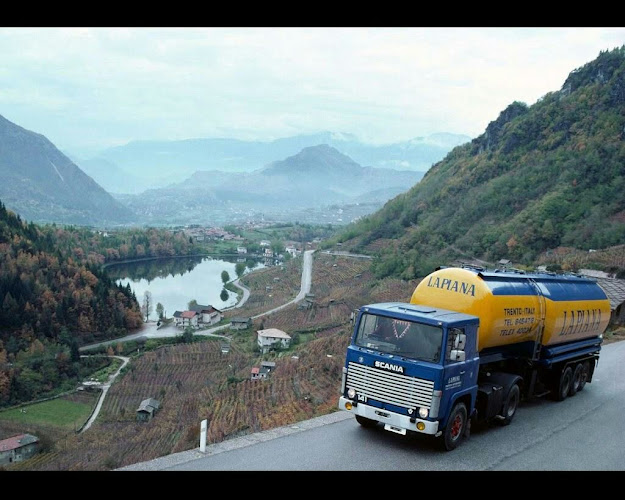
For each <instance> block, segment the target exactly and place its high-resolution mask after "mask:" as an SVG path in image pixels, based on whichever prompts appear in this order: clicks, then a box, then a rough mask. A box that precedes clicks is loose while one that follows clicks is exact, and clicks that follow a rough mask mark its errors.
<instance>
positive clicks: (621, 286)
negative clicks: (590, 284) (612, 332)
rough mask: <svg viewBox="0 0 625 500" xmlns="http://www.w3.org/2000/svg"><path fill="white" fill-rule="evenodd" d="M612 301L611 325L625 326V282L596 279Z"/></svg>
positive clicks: (613, 279)
mask: <svg viewBox="0 0 625 500" xmlns="http://www.w3.org/2000/svg"><path fill="white" fill-rule="evenodd" d="M594 280H595V281H596V282H597V284H598V285H599V286H600V287H601V288H602V289H603V291H604V292H605V294H606V296H607V297H608V300H609V301H610V323H611V324H613V325H625V280H622V279H617V278H594Z"/></svg>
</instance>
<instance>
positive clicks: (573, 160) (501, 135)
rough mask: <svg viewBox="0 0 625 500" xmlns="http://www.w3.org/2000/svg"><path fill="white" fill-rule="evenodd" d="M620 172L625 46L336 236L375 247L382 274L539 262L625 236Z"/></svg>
mask: <svg viewBox="0 0 625 500" xmlns="http://www.w3.org/2000/svg"><path fill="white" fill-rule="evenodd" d="M624 173H625V47H621V48H619V49H614V50H612V51H606V52H602V53H601V54H599V56H598V57H597V59H596V60H594V61H592V62H590V63H588V64H586V65H584V66H583V67H582V68H578V69H576V70H574V71H572V72H571V73H570V75H569V76H568V78H567V79H566V81H565V82H564V84H563V86H562V88H561V90H559V91H554V92H550V93H548V94H547V95H545V96H544V97H543V98H542V99H540V100H539V101H538V102H536V103H535V104H534V105H532V106H527V105H526V104H524V103H520V102H514V103H512V104H511V105H510V106H508V107H507V108H506V109H505V110H504V111H502V112H501V114H500V115H499V117H498V118H497V119H496V120H494V121H493V122H491V123H490V124H489V125H488V127H487V129H486V131H485V132H484V134H482V135H480V136H479V137H477V138H475V139H473V140H472V141H471V142H470V143H467V144H464V145H461V146H458V147H456V148H455V149H453V150H452V151H451V152H450V153H449V154H448V155H447V156H446V157H445V158H444V159H443V160H442V161H440V162H439V163H437V164H436V165H434V166H433V167H432V168H431V169H430V170H429V171H428V172H427V174H426V175H425V176H424V178H423V179H422V180H421V182H419V184H417V185H416V186H413V187H412V188H411V189H410V190H409V191H407V192H406V193H404V194H401V195H399V196H397V197H395V198H394V199H392V200H391V201H389V202H388V203H387V204H386V205H385V206H384V207H383V208H382V209H381V210H379V211H378V212H376V213H375V214H372V215H370V216H368V217H366V218H364V219H363V220H362V221H359V222H357V223H355V224H352V225H350V226H348V227H347V228H346V229H345V231H344V232H343V233H342V234H341V235H340V236H339V238H338V241H341V242H343V248H344V249H345V248H350V249H353V250H355V251H358V252H368V253H371V254H375V255H377V258H376V260H375V263H374V270H375V273H376V275H377V276H401V277H404V278H409V279H410V278H414V277H418V276H424V275H425V274H427V273H428V272H429V271H431V270H432V269H433V268H434V267H436V266H438V265H441V264H445V263H447V262H448V261H450V260H452V259H454V258H458V257H464V256H471V257H476V258H482V259H484V260H487V261H490V262H497V261H498V260H499V259H503V258H505V259H508V260H511V261H512V262H514V263H518V264H525V265H533V264H534V263H535V261H536V259H537V257H538V256H539V255H540V254H541V253H542V252H544V251H546V250H548V249H554V248H557V247H560V246H567V247H573V248H578V249H581V250H586V251H588V250H590V249H602V248H607V247H610V246H614V245H618V244H622V242H623V241H625V178H624Z"/></svg>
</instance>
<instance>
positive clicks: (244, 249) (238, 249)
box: [237, 247, 247, 253]
mask: <svg viewBox="0 0 625 500" xmlns="http://www.w3.org/2000/svg"><path fill="white" fill-rule="evenodd" d="M237 253H247V248H246V247H237Z"/></svg>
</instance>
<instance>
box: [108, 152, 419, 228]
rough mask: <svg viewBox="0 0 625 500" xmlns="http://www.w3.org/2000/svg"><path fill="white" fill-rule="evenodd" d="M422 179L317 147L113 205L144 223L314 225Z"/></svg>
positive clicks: (373, 204)
mask: <svg viewBox="0 0 625 500" xmlns="http://www.w3.org/2000/svg"><path fill="white" fill-rule="evenodd" d="M422 176H423V172H415V171H400V170H393V169H382V168H373V167H362V166H360V165H359V164H358V163H356V162H355V161H354V160H352V159H351V158H350V157H348V156H347V155H344V154H342V153H341V152H340V151H338V150H337V149H336V148H333V147H331V146H328V145H327V144H321V145H317V146H311V147H307V148H304V149H302V150H301V151H300V152H299V153H297V154H296V155H293V156H289V157H288V158H286V159H284V160H280V161H275V162H272V163H269V164H268V165H266V166H265V167H263V168H260V169H258V170H256V171H253V172H234V173H229V172H224V171H218V170H212V171H200V172H195V173H194V174H193V175H192V176H191V177H189V178H188V179H186V180H185V181H183V182H180V183H178V184H173V185H170V186H168V187H165V188H160V189H151V190H148V191H146V192H144V193H141V194H139V195H135V196H130V195H125V196H118V199H120V200H122V201H123V202H124V203H125V204H126V205H127V206H129V207H130V208H131V209H132V210H133V211H134V212H135V213H137V214H140V216H142V217H143V218H144V221H145V222H146V223H156V222H162V223H165V222H168V223H177V224H181V223H193V222H195V223H209V222H212V223H216V221H219V222H221V223H223V222H225V223H233V222H236V221H237V218H241V219H242V220H244V219H246V218H249V216H250V215H253V214H263V215H264V216H265V217H266V218H271V219H273V220H279V221H295V220H298V221H302V222H304V221H307V222H309V221H314V222H320V220H319V219H317V220H315V217H316V216H317V215H318V212H314V211H311V210H319V209H327V210H333V208H331V207H332V206H334V205H337V206H338V205H354V206H357V207H358V208H357V209H356V208H354V210H355V211H356V212H357V213H358V215H364V214H365V213H370V212H372V211H373V210H376V209H377V208H379V207H380V206H381V205H382V203H384V202H385V201H387V200H388V199H389V198H390V197H392V196H394V195H396V194H397V193H399V192H402V191H404V190H405V189H406V186H412V185H414V184H415V183H416V182H418V181H419V179H421V177H422ZM369 193H372V195H371V196H369ZM385 194H386V196H385ZM237 214H238V215H237ZM355 216H356V215H354V217H355ZM341 219H343V217H341ZM339 222H341V221H339Z"/></svg>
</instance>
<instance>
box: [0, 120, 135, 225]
mask: <svg viewBox="0 0 625 500" xmlns="http://www.w3.org/2000/svg"><path fill="white" fill-rule="evenodd" d="M0 180H2V182H1V183H0V199H2V200H3V201H4V203H5V205H6V206H7V207H8V208H11V209H12V210H14V211H15V212H17V213H19V214H20V215H21V216H22V217H23V218H26V219H28V220H32V221H36V222H62V223H73V224H92V223H105V222H107V223H123V222H128V221H130V220H131V219H132V217H133V215H132V212H130V211H129V210H128V209H127V208H126V207H125V206H123V205H121V204H120V203H119V202H117V201H116V200H115V199H114V198H113V197H112V196H111V195H110V194H109V193H107V192H106V191H105V190H104V189H103V188H102V187H101V186H100V185H99V184H97V182H96V181H94V180H93V179H92V178H91V177H89V176H88V175H87V174H86V173H84V172H83V171H82V170H81V169H80V168H79V167H78V166H77V165H75V164H74V163H73V162H72V161H71V160H70V159H69V158H68V157H67V156H65V155H64V154H63V153H62V152H61V151H59V150H58V149H57V148H56V146H54V144H52V142H50V141H49V140H48V139H47V138H46V137H45V136H43V135H42V134H39V133H36V132H32V131H30V130H27V129H25V128H23V127H20V126H19V125H17V124H15V123H13V122H11V121H9V120H7V119H6V118H5V117H3V116H1V115H0Z"/></svg>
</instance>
